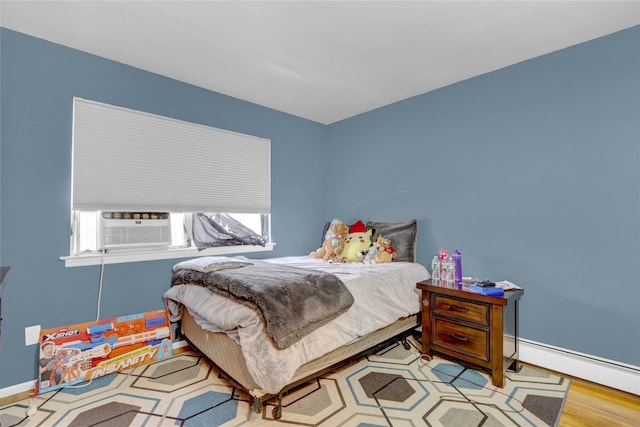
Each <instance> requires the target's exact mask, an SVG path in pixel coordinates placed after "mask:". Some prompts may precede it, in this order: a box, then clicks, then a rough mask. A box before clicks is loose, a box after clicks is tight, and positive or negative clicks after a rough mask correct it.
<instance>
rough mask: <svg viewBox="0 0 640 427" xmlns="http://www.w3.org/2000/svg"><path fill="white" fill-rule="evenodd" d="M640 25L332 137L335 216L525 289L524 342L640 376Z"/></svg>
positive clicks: (426, 256) (386, 112) (353, 123)
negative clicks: (361, 216)
mask: <svg viewBox="0 0 640 427" xmlns="http://www.w3.org/2000/svg"><path fill="white" fill-rule="evenodd" d="M639 42H640V27H638V26H636V27H634V28H631V29H629V30H626V31H622V32H619V33H616V34H613V35H610V36H607V37H603V38H600V39H597V40H593V41H590V42H588V43H584V44H581V45H577V46H574V47H571V48H568V49H564V50H561V51H558V52H555V53H552V54H549V55H545V56H542V57H539V58H535V59H533V60H529V61H526V62H523V63H520V64H517V65H514V66H511V67H508V68H504V69H502V70H499V71H496V72H493V73H489V74H486V75H483V76H480V77H477V78H474V79H470V80H466V81H464V82H461V83H458V84H455V85H452V86H449V87H446V88H443V89H440V90H437V91H433V92H430V93H427V94H425V95H422V96H418V97H414V98H411V99H408V100H406V101H403V102H398V103H395V104H393V105H390V106H387V107H384V108H380V109H378V110H376V111H372V112H369V113H366V114H362V115H360V116H358V117H354V118H351V119H348V120H345V121H343V122H341V123H337V124H334V125H332V126H331V137H330V138H331V139H330V141H331V142H330V147H329V149H330V150H331V151H333V152H337V151H341V152H342V155H341V156H336V159H335V160H334V161H333V164H334V165H335V166H336V167H337V168H339V169H340V170H341V171H342V173H341V174H340V175H339V176H337V175H334V178H333V179H332V180H331V181H330V182H329V188H331V189H332V190H331V191H332V193H331V194H332V195H331V198H332V201H333V202H332V204H333V205H334V206H339V207H340V208H341V209H340V210H339V212H338V213H337V216H344V217H346V218H345V220H349V221H350V220H353V219H354V218H352V217H350V215H351V214H352V213H353V212H364V213H366V214H367V215H368V216H369V217H375V218H370V219H380V220H385V219H402V218H411V217H416V218H418V219H419V221H420V227H421V229H420V231H419V238H418V261H420V262H422V263H427V264H428V263H430V259H431V258H432V257H433V255H435V254H437V251H438V249H439V248H447V249H449V250H453V249H455V248H457V249H459V250H460V251H461V252H462V254H463V272H464V274H465V275H471V276H474V277H479V278H492V279H496V280H500V279H508V280H511V281H513V282H515V283H518V284H520V285H522V286H523V287H524V288H525V295H524V297H523V299H522V304H521V316H520V332H521V336H522V337H523V338H527V339H530V340H533V341H537V342H541V343H545V344H550V345H554V346H558V347H562V348H566V349H571V350H574V351H578V352H582V353H586V354H590V355H594V356H599V357H603V358H607V359H612V360H617V361H620V362H626V363H630V364H634V365H640V333H638V331H640V279H639V278H640V267H639V264H640V248H639V246H640V55H638V52H640V49H639V47H640V46H639V44H640V43H639Z"/></svg>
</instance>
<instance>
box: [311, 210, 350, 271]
mask: <svg viewBox="0 0 640 427" xmlns="http://www.w3.org/2000/svg"><path fill="white" fill-rule="evenodd" d="M347 234H349V226H347V224H345V223H343V222H342V221H340V220H339V219H334V220H333V221H331V224H330V226H329V230H328V231H327V235H326V236H325V240H324V242H322V247H320V248H319V249H318V250H317V251H314V252H311V253H310V254H309V256H310V257H311V258H315V259H322V260H323V261H326V262H329V261H333V260H334V258H336V257H339V256H340V254H342V250H343V249H344V239H345V237H346V236H347Z"/></svg>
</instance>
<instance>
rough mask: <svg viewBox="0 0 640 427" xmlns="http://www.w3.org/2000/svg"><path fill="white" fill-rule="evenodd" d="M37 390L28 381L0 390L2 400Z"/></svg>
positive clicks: (177, 344)
mask: <svg viewBox="0 0 640 427" xmlns="http://www.w3.org/2000/svg"><path fill="white" fill-rule="evenodd" d="M188 345H189V344H188V343H187V342H186V341H184V340H183V341H176V342H174V343H173V345H172V347H173V349H174V350H176V349H179V348H182V347H187V346H188ZM35 389H36V380H32V381H27V382H24V383H22V384H16V385H12V386H9V387H5V388H0V399H2V398H5V397H9V396H15V395H18V394H22V393H30V392H33V391H34V390H35Z"/></svg>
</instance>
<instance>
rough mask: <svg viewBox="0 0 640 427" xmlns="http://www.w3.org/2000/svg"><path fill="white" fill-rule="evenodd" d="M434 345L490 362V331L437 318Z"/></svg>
mask: <svg viewBox="0 0 640 427" xmlns="http://www.w3.org/2000/svg"><path fill="white" fill-rule="evenodd" d="M432 344H434V345H437V346H440V347H444V348H447V349H449V350H453V351H456V352H458V353H462V354H466V355H468V356H472V357H475V358H477V359H481V360H484V361H488V360H489V332H488V331H483V330H480V329H475V328H469V327H467V326H463V325H460V324H456V323H452V322H447V321H446V320H442V319H438V318H436V319H434V328H433V332H432Z"/></svg>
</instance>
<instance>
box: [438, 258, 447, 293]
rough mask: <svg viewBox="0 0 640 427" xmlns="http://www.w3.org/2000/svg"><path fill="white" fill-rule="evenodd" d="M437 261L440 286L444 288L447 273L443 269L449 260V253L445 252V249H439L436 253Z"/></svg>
mask: <svg viewBox="0 0 640 427" xmlns="http://www.w3.org/2000/svg"><path fill="white" fill-rule="evenodd" d="M438 260H439V261H440V286H446V285H447V283H446V280H447V272H446V270H445V267H446V263H447V261H448V260H449V252H447V250H446V249H440V252H439V253H438Z"/></svg>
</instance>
